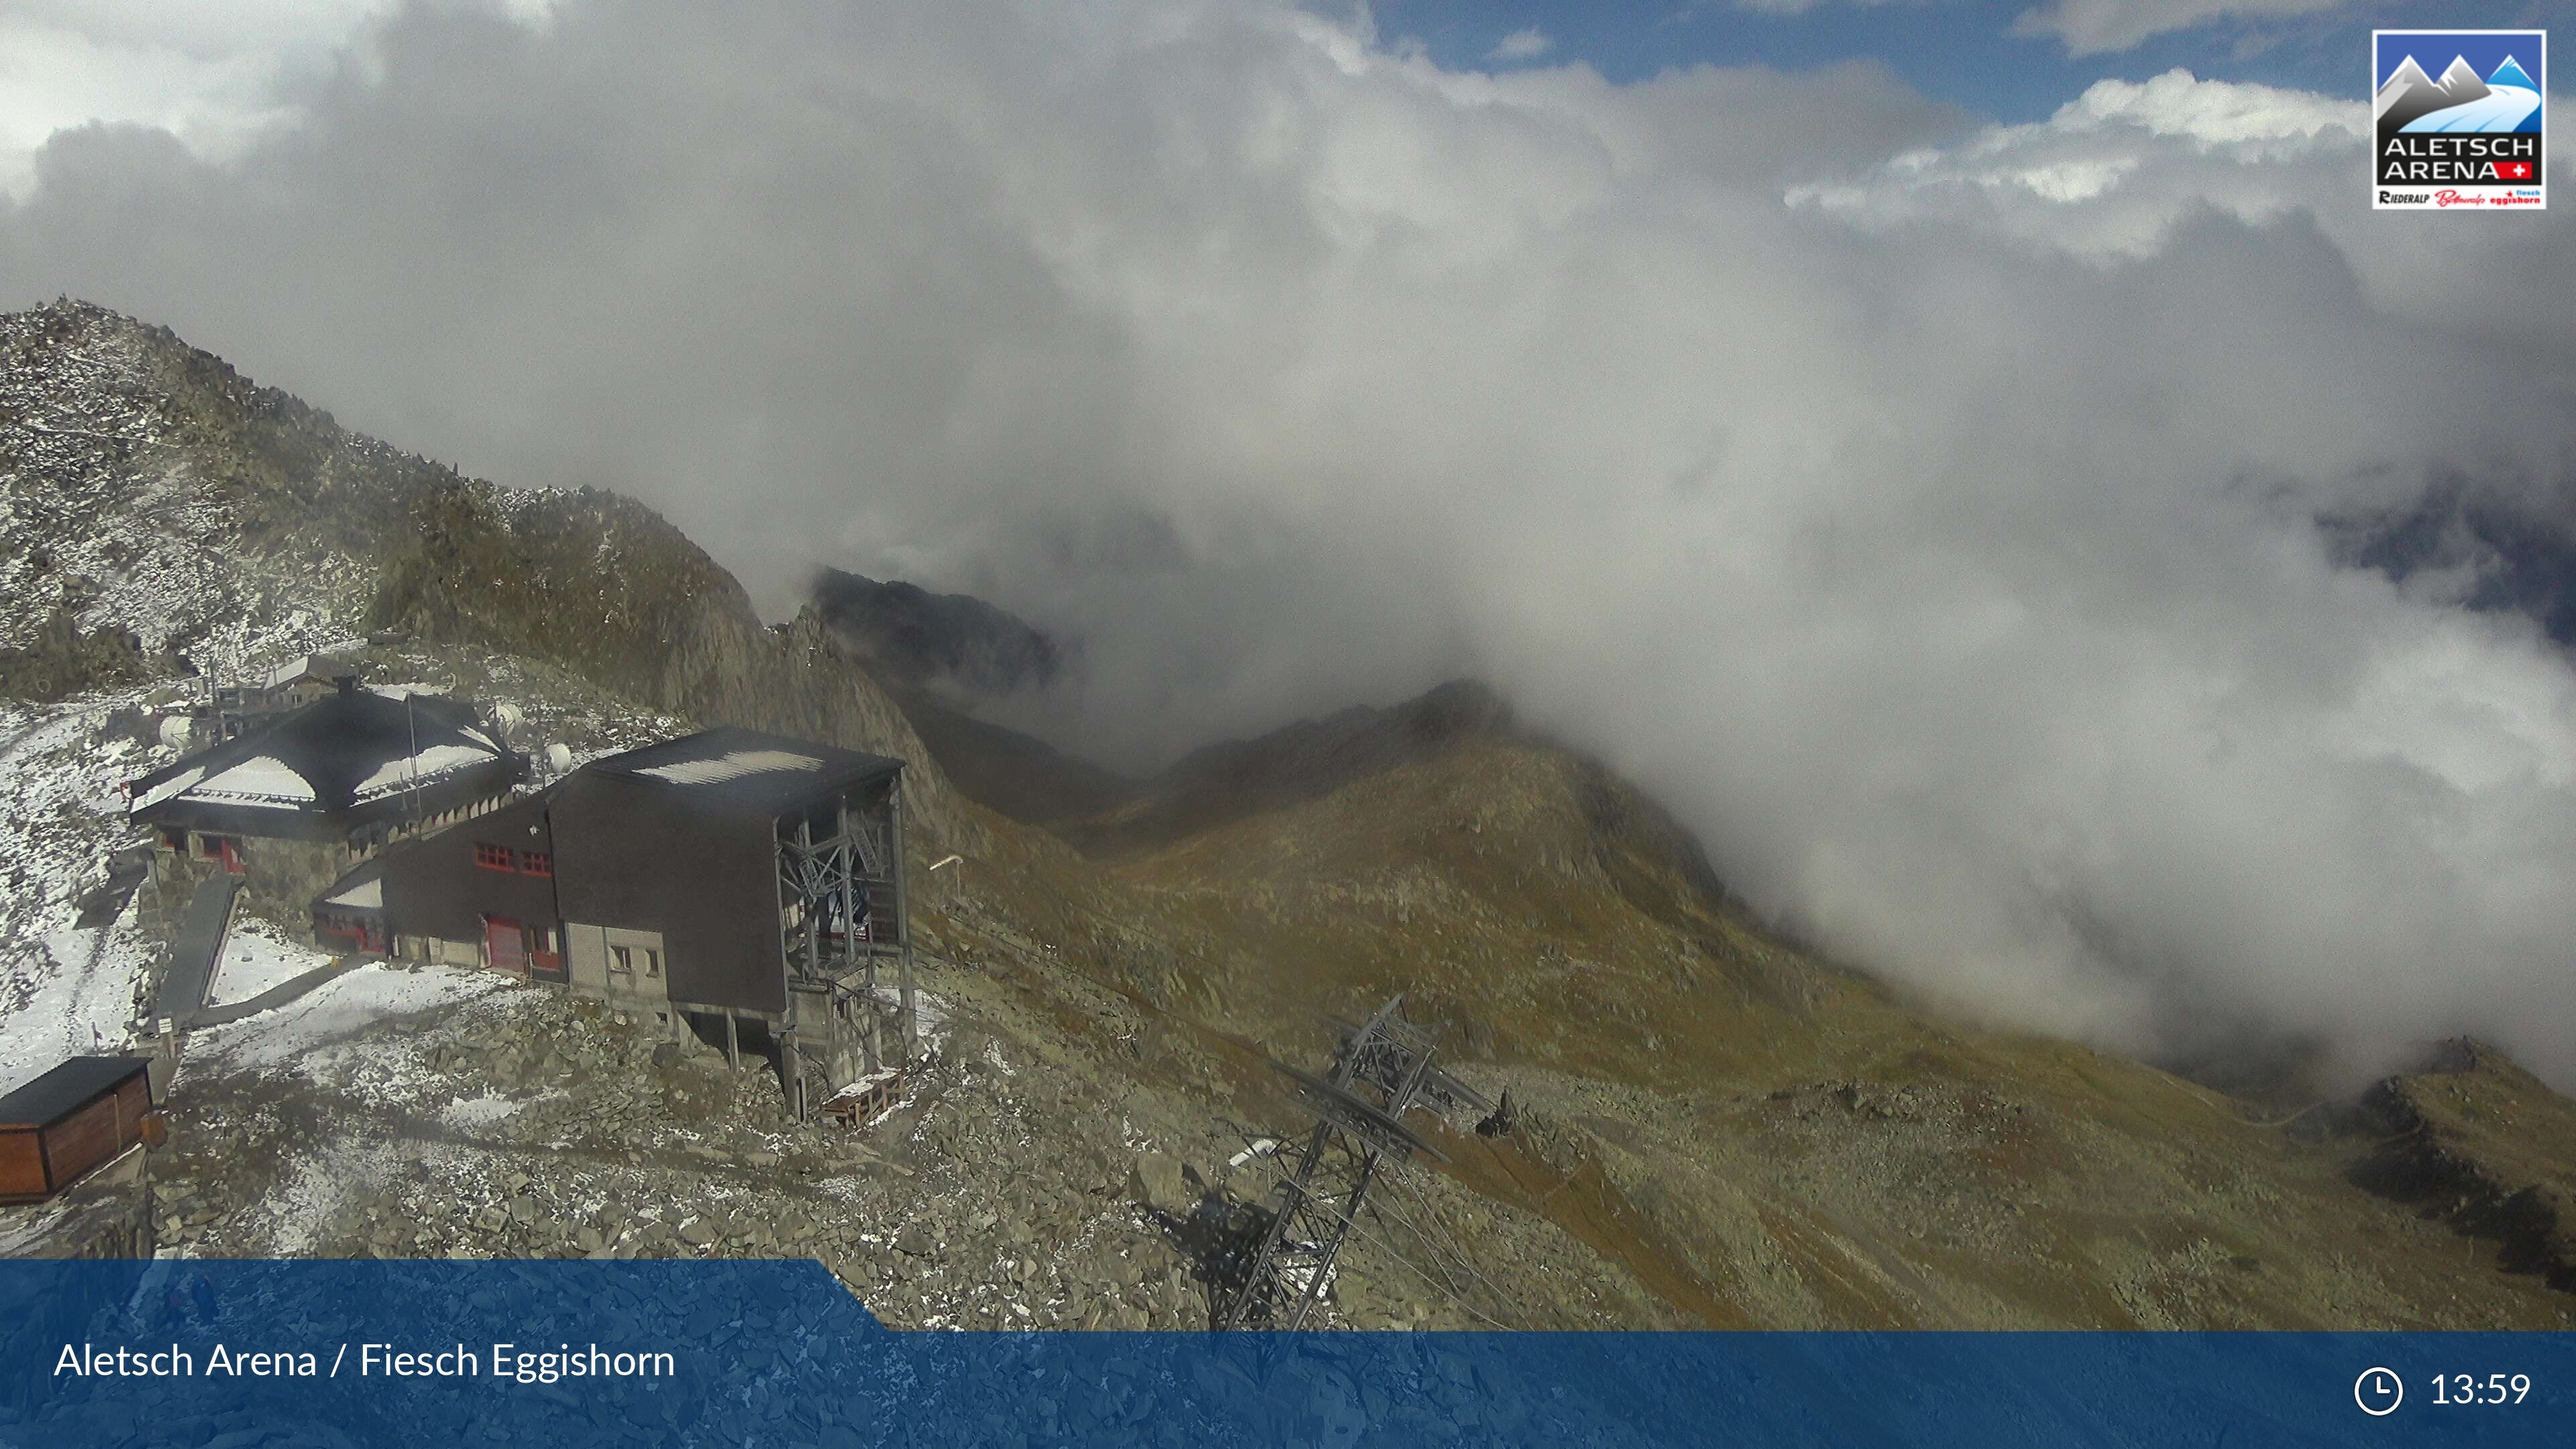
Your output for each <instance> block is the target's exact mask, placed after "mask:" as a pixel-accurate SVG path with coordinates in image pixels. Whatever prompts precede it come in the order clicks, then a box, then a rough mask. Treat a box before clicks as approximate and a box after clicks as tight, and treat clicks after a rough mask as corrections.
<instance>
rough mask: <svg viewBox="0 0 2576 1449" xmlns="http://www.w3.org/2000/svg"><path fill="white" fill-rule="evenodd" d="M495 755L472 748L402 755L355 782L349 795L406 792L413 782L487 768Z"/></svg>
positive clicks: (374, 796) (436, 747)
mask: <svg viewBox="0 0 2576 1449" xmlns="http://www.w3.org/2000/svg"><path fill="white" fill-rule="evenodd" d="M499 758H500V754H499V752H498V751H494V750H487V749H482V748H480V747H478V746H474V745H431V746H430V747H429V748H427V749H425V750H422V751H421V752H420V753H419V754H417V755H403V756H400V757H398V758H395V759H391V760H387V761H385V762H384V763H383V764H381V765H378V766H377V767H376V768H375V771H374V773H372V774H370V775H368V776H367V777H366V778H365V779H363V780H360V781H359V782H358V785H357V788H356V789H354V790H352V791H350V798H351V799H353V800H375V799H380V798H382V797H383V796H386V795H390V794H393V793H394V792H395V791H397V790H407V789H409V788H411V786H412V785H413V784H414V783H415V782H419V783H424V784H425V783H427V782H428V781H431V780H435V779H437V778H438V777H439V776H441V775H444V774H447V773H449V772H450V771H453V770H462V769H465V768H467V767H468V766H471V765H482V764H489V763H490V762H491V761H493V760H496V759H499Z"/></svg>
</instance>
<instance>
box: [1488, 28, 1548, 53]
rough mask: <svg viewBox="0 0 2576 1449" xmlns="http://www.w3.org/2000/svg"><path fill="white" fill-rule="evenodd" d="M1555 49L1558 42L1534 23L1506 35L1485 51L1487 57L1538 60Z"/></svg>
mask: <svg viewBox="0 0 2576 1449" xmlns="http://www.w3.org/2000/svg"><path fill="white" fill-rule="evenodd" d="M1554 49H1556V42H1555V41H1553V40H1550V39H1548V38H1547V32H1546V31H1544V30H1541V29H1539V28H1538V27H1537V26H1535V25H1532V26H1530V27H1528V28H1526V29H1523V30H1515V31H1513V32H1512V33H1511V34H1509V35H1506V36H1504V37H1503V38H1502V40H1501V41H1500V42H1499V43H1497V44H1496V45H1495V46H1494V48H1493V49H1492V50H1489V51H1487V52H1485V59H1487V60H1501V61H1518V60H1536V59H1538V58H1539V57H1540V56H1542V55H1545V54H1547V53H1548V52H1549V51H1551V50H1554Z"/></svg>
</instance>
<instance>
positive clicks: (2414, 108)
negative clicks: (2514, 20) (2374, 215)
mask: <svg viewBox="0 0 2576 1449" xmlns="http://www.w3.org/2000/svg"><path fill="white" fill-rule="evenodd" d="M2370 50H2371V66H2370V73H2371V78H2372V82H2373V86H2372V89H2373V94H2372V99H2371V112H2372V115H2373V116H2374V117H2375V118H2376V122H2377V124H2376V125H2375V126H2374V127H2373V128H2372V143H2373V147H2374V155H2373V159H2372V161H2371V173H2372V174H2371V203H2370V204H2371V205H2372V206H2373V207H2374V208H2379V209H2388V210H2406V211H2418V210H2421V211H2432V210H2454V209H2473V210H2496V211H2505V210H2531V211H2539V210H2542V209H2543V208H2544V207H2545V206H2546V205H2547V204H2548V191H2547V180H2546V178H2547V170H2548V168H2547V167H2546V165H2545V164H2544V158H2543V157H2542V155H2541V126H2542V123H2543V115H2544V113H2545V112H2546V111H2547V110H2548V108H2549V101H2548V89H2547V85H2546V82H2547V80H2548V59H2549V57H2548V35H2547V33H2546V32H2544V31H2539V30H2374V31H2372V32H2371V35H2370ZM2437 66H2438V67H2440V68H2439V69H2438V70H2437V69H2435V67H2437Z"/></svg>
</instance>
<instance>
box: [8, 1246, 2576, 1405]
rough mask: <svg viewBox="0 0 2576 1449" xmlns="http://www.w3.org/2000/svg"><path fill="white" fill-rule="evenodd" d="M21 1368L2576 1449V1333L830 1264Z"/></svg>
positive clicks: (623, 1391) (521, 1293)
mask: <svg viewBox="0 0 2576 1449" xmlns="http://www.w3.org/2000/svg"><path fill="white" fill-rule="evenodd" d="M0 1349H5V1353H4V1354H0V1445H6V1446H9V1449H91V1446H97V1449H111V1446H125V1445H165V1444H167V1445H182V1446H192V1449H193V1446H209V1449H251V1446H256V1445H308V1444H309V1445H317V1446H335V1449H338V1446H375V1445H408V1444H436V1445H465V1446H476V1445H483V1444H502V1445H517V1444H524V1445H544V1446H547V1449H583V1446H589V1445H636V1444H650V1445H702V1444H703V1445H752V1446H766V1445H780V1446H787V1445H798V1446H804V1445H823V1446H842V1445H853V1446H855V1445H961V1444H976V1445H984V1444H989V1445H1008V1446H1024V1445H1049V1444H1072V1445H1095V1444H1096V1445H1104V1446H1105V1445H1130V1444H1168V1445H1185V1446H1191V1449H1204V1446H1216V1445H1301V1446H1303V1445H1334V1446H1348V1445H1378V1444H1384V1445H1419V1444H1477V1445H1533V1446H1535V1445H1551V1446H1554V1445H1574V1444H1580V1445H1601V1446H1619V1445H1672V1444H1681V1445H1699V1444H1706V1445H1924V1446H1952V1445H1956V1446H1962V1449H1965V1446H1976V1449H1993V1446H2001V1445H2050V1446H2071V1445H2141V1446H2145V1445H2157V1446H2162V1445H2191V1446H2208V1449H2216V1446H2248V1449H2250V1446H2297V1445H2319V1446H2323V1445H2336V1446H2345V1445H2382V1444H2386V1445H2417V1444H2423V1445H2451V1444H2459V1445H2488V1446H2504V1445H2523V1444H2532V1445H2539V1444H2551V1445H2556V1444H2564V1443H2568V1442H2570V1441H2571V1439H2576V1420H2572V1419H2571V1417H2570V1410H2571V1408H2576V1335H2565V1334H2510V1333H2495V1334H2486V1333H2478V1334H2214V1333H2211V1334H2204V1333H2174V1334H2146V1333H2098V1334H2095V1333H1995V1334H1971V1333H1884V1334H1877V1333H1671V1334H1646V1333H1597V1334H1563V1333H1534V1334H1450V1333H1409V1334H1408V1333H1340V1334H1279V1335H1260V1334H1225V1335H1219V1334H1210V1333H1198V1334H1129V1333H1070V1332H1032V1333H1010V1334H995V1333H894V1332H889V1331H888V1330H886V1329H885V1328H884V1327H882V1326H881V1325H879V1324H878V1323H877V1322H876V1321H875V1320H874V1319H873V1318H871V1317H870V1316H869V1315H868V1314H867V1312H866V1311H865V1310H864V1309H863V1308H862V1307H861V1306H860V1305H859V1304H858V1302H857V1301H856V1300H854V1299H853V1298H851V1297H850V1295H849V1294H848V1293H847V1292H846V1291H845V1290H844V1289H843V1288H842V1287H841V1286H840V1284H839V1283H838V1282H836V1281H835V1280H834V1279H833V1278H832V1277H831V1276H830V1275H829V1274H828V1273H826V1272H824V1271H823V1269H822V1268H821V1267H820V1266H819V1265H816V1264H814V1263H811V1262H701V1261H687V1262H653V1261H635V1262H586V1261H585V1262H526V1263H519V1262H470V1263H468V1262H399V1263H398V1262H285V1263H230V1262H197V1261H186V1260H164V1261H161V1262H157V1263H151V1264H144V1263H99V1262H90V1263H0ZM2374 1371H2375V1372H2374Z"/></svg>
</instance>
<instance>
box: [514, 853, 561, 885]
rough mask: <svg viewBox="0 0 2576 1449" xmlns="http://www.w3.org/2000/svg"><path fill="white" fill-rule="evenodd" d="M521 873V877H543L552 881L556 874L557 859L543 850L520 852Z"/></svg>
mask: <svg viewBox="0 0 2576 1449" xmlns="http://www.w3.org/2000/svg"><path fill="white" fill-rule="evenodd" d="M519 873H520V874H521V875H541V876H545V877H547V878H548V879H552V878H553V876H554V873H555V858H554V857H553V856H551V855H549V854H547V853H546V852H544V851H542V850H523V851H520V852H519Z"/></svg>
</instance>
